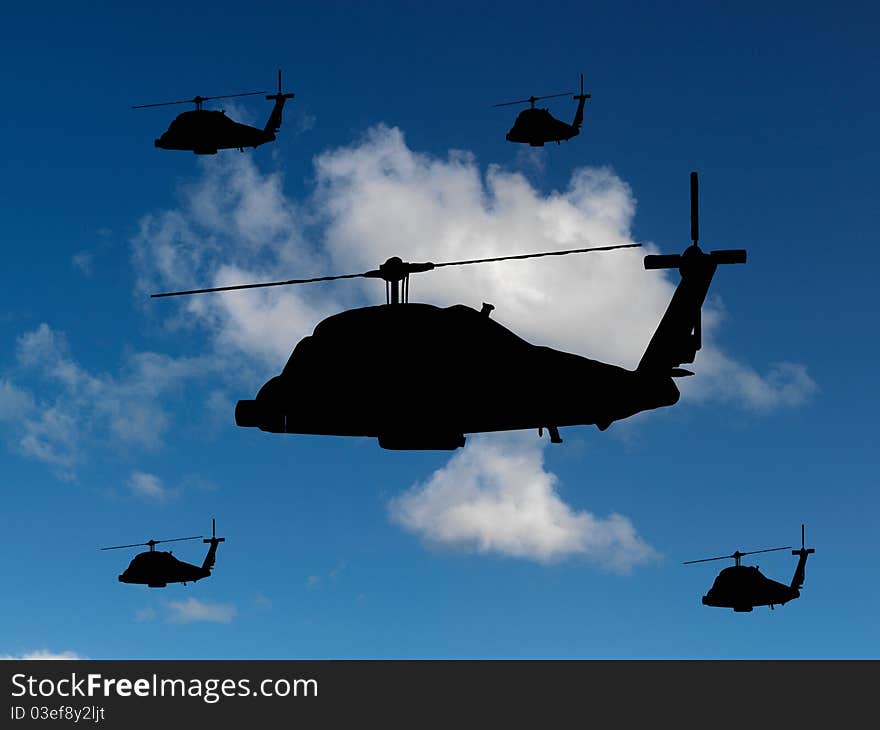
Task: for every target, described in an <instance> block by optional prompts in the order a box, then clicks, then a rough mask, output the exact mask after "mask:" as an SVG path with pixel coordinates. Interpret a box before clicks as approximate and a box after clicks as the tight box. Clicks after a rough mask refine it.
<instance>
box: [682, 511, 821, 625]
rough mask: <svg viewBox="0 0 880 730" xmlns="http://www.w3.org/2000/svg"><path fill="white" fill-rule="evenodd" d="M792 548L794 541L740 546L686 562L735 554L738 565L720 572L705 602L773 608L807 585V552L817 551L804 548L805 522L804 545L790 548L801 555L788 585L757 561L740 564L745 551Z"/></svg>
mask: <svg viewBox="0 0 880 730" xmlns="http://www.w3.org/2000/svg"><path fill="white" fill-rule="evenodd" d="M790 548H791V545H786V546H785V547H778V548H768V549H766V550H750V551H748V552H740V551H739V550H737V551H736V552H735V553H733V554H732V555H722V556H720V557H717V558H703V559H702V560H688V561H687V562H685V563H684V565H692V564H694V563H706V562H709V561H710V560H728V559H730V558H733V559H734V561H736V565H732V566H730V567H729V568H725V569H724V570H722V571H721V572H720V573H719V574H718V577H717V578H715V582H714V583H713V584H712V587H711V588H710V589H709V592H708V593H707V594H706V595H705V596H703V605H704V606H717V607H719V608H732V609H733V610H734V611H736V612H738V613H746V612H749V611H751V610H752V609H753V608H754V607H755V606H770V608H771V610H772V609H773V608H774V606H775V605H776V604H779V605H780V606H784V605H785V604H786V603H788V602H789V601H793V600H794V599H795V598H798V597H799V596H800V595H801V588H803V586H804V569H805V568H806V565H807V556H808V555H812V554H813V553H814V552H816V551H815V550H814V549H813V548H804V526H803V525H801V549H800V550H792V551H791V554H792V555H797V556H798V563H797V566H796V567H795V569H794V575H793V576H792V579H791V583H790V584H789V585H785V584H783V583H779V582H777V581H775V580H771V579H770V578H768V577H766V576H765V575H763V574H762V573H761V571H760V570H758V566H757V565H755V566H751V565H741V564H740V560H741V559H742V557H743V556H744V555H756V554H757V553H772V552H774V551H776V550H789V549H790Z"/></svg>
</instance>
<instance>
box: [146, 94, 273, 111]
mask: <svg viewBox="0 0 880 730" xmlns="http://www.w3.org/2000/svg"><path fill="white" fill-rule="evenodd" d="M265 93H266V92H265V91H247V92H245V93H243V94H224V95H223V96H194V97H193V98H192V99H182V100H181V101H163V102H160V103H158V104H138V105H137V106H133V107H132V109H146V108H147V107H151V106H172V105H174V104H201V103H202V102H203V101H210V100H211V99H232V98H233V97H236V96H255V95H256V94H265Z"/></svg>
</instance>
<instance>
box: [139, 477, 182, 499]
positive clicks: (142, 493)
mask: <svg viewBox="0 0 880 730" xmlns="http://www.w3.org/2000/svg"><path fill="white" fill-rule="evenodd" d="M128 488H129V490H130V491H131V493H132V494H133V495H135V496H136V497H140V498H141V499H144V500H148V501H152V502H167V501H168V500H169V499H172V498H174V497H176V496H177V490H174V489H170V488H168V487H166V486H164V485H163V484H162V480H161V479H159V477H157V476H156V475H155V474H148V473H147V472H142V471H136V472H132V474H131V476H129V478H128Z"/></svg>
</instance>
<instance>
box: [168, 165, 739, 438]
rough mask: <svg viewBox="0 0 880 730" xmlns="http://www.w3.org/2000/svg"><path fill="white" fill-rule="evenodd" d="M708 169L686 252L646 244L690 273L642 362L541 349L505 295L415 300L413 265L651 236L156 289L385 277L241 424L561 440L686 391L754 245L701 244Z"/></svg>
mask: <svg viewBox="0 0 880 730" xmlns="http://www.w3.org/2000/svg"><path fill="white" fill-rule="evenodd" d="M697 195H698V192H697V175H696V173H691V238H692V240H693V243H692V245H691V246H689V247H688V248H687V250H685V252H684V253H683V254H681V255H654V256H646V257H645V259H644V265H645V268H646V269H663V268H678V270H679V271H680V273H681V281H680V282H679V284H678V286H677V288H676V290H675V293H674V294H673V296H672V301H671V302H670V304H669V306H668V308H667V310H666V313H665V314H664V315H663V318H662V319H661V321H660V324H659V326H658V327H657V330H656V331H655V333H654V336H653V337H652V338H651V341H650V343H649V344H648V347H647V349H646V350H645V353H644V355H643V356H642V359H641V361H640V362H639V365H638V367H637V368H636V369H635V370H632V371H630V370H626V369H624V368H622V367H618V366H616V365H609V364H606V363H602V362H597V361H596V360H590V359H587V358H585V357H581V356H579V355H573V354H570V353H567V352H560V351H558V350H553V349H551V348H549V347H539V346H536V345H532V344H530V343H528V342H526V341H525V340H522V339H520V338H519V337H518V336H516V335H515V334H514V333H513V332H511V331H510V330H508V329H506V328H505V327H503V326H502V325H500V324H498V323H497V322H495V321H494V320H492V319H491V317H490V313H491V311H492V309H494V307H493V306H492V305H490V304H483V308H482V310H480V311H477V310H475V309H472V308H471V307H468V306H465V305H456V306H452V307H446V308H440V307H436V306H433V305H430V304H410V303H408V298H409V277H410V275H411V274H413V273H418V272H425V271H431V270H433V269H439V268H441V267H446V266H464V265H470V264H484V263H488V262H495V261H511V260H523V259H531V258H537V257H542V256H564V255H568V254H575V253H587V252H596V251H610V250H613V249H620V248H634V247H638V246H640V245H641V244H620V245H610V246H598V247H591V248H583V249H571V250H566V251H548V252H544V253H531V254H521V255H516V256H499V257H495V258H487V259H472V260H467V261H446V262H442V263H432V262H425V263H409V262H405V261H402V260H401V259H400V258H398V257H392V258H390V259H388V260H387V261H386V262H385V263H384V264H382V265H381V266H380V267H379V268H378V269H374V270H372V271H367V272H364V273H360V274H344V275H342V276H319V277H315V278H311V279H291V280H289V281H275V282H267V283H260V284H244V285H237V286H221V287H213V288H210V289H194V290H189V291H182V292H166V293H162V294H153V295H152V296H153V297H167V296H179V295H185V294H202V293H207V292H223V291H233V290H238V289H256V288H261V287H270V286H283V285H287V284H304V283H308V282H319V281H333V280H337V279H353V278H358V277H366V278H375V279H382V280H383V281H384V282H385V289H386V304H385V305H384V306H374V307H363V308H360V309H351V310H348V311H345V312H341V313H339V314H336V315H333V316H331V317H328V318H327V319H325V320H324V321H323V322H321V323H319V324H318V325H317V327H315V330H314V333H313V334H312V335H311V336H308V337H304V338H303V339H302V340H301V341H300V342H299V343H298V344H297V345H296V347H295V348H294V350H293V353H292V354H291V356H290V359H289V360H288V362H287V365H286V366H285V367H284V369H283V371H282V372H281V374H280V375H278V376H276V377H273V378H271V379H270V380H269V381H268V382H267V383H266V384H265V385H263V387H262V388H261V389H260V391H259V393H258V394H257V397H256V399H254V400H240V401H238V404H237V405H236V408H235V422H236V424H238V425H239V426H245V427H256V428H259V429H261V430H263V431H268V432H272V433H299V434H322V435H338V436H367V437H375V438H378V440H379V445H380V446H381V447H383V448H386V449H456V448H458V447H460V446H463V445H464V443H465V434H467V433H480V432H488V431H509V430H517V429H529V428H535V429H538V434H539V436H540V435H542V434H543V429H544V428H547V430H548V432H549V434H550V440H551V441H552V442H554V443H560V442H561V441H562V439H561V438H560V435H559V427H560V426H574V425H588V424H595V425H596V426H597V427H598V428H599V429H600V430H605V429H606V428H608V427H609V426H610V425H611V424H612V423H613V422H614V421H618V420H621V419H624V418H628V417H629V416H632V415H634V414H636V413H639V412H640V411H645V410H650V409H654V408H660V407H663V406H671V405H673V404H674V403H676V402H677V401H678V399H679V391H678V388H677V387H676V385H675V382H674V380H673V379H674V378H676V377H682V376H687V375H692V374H693V373H691V372H690V371H688V370H684V369H682V368H680V367H679V366H680V365H681V364H682V363H690V362H693V361H694V358H695V357H696V353H697V351H698V350H699V349H700V347H701V336H700V310H701V307H702V304H703V301H704V299H705V297H706V293H707V291H708V289H709V284H710V283H711V281H712V277H713V275H714V274H715V270H716V268H717V266H718V265H719V264H733V263H745V261H746V252H745V251H744V250H728V251H712V252H711V253H704V252H703V251H702V250H700V248H699V246H698V245H697V241H698V238H699V235H698V218H697Z"/></svg>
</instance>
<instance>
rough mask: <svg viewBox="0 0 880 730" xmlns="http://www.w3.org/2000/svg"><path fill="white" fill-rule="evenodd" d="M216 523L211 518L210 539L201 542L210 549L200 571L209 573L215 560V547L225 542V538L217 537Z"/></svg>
mask: <svg viewBox="0 0 880 730" xmlns="http://www.w3.org/2000/svg"><path fill="white" fill-rule="evenodd" d="M216 528H217V525H216V521H215V520H214V518H213V517H212V518H211V539H210V540H202V542H207V543H210V544H211V547H209V548H208V554H207V555H205V561H204V562H203V563H202V570H205V571H207V572H208V573H210V572H211V568H213V567H214V563H215V562H216V560H217V545H219V544H220V543H221V542H226V538H225V537H217V532H216Z"/></svg>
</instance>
